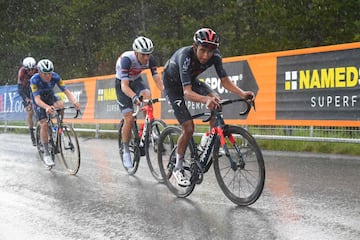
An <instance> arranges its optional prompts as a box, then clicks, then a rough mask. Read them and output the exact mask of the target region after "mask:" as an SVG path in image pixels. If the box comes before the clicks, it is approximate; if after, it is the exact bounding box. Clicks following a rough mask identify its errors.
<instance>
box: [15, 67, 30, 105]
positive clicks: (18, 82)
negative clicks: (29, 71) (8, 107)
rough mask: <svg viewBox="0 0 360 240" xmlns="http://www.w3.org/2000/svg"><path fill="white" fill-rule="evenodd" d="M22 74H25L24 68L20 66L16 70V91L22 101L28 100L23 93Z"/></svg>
mask: <svg viewBox="0 0 360 240" xmlns="http://www.w3.org/2000/svg"><path fill="white" fill-rule="evenodd" d="M24 74H25V70H24V68H23V67H21V68H20V69H19V71H18V81H17V84H18V87H17V92H18V94H19V95H20V97H21V98H22V99H23V101H26V102H29V100H30V99H28V98H27V96H26V94H25V91H24V86H23V82H22V78H23V77H24Z"/></svg>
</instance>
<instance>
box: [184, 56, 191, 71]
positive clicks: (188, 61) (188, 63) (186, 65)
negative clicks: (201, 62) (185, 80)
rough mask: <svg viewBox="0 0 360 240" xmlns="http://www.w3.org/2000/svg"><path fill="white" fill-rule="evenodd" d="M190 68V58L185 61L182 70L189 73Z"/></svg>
mask: <svg viewBox="0 0 360 240" xmlns="http://www.w3.org/2000/svg"><path fill="white" fill-rule="evenodd" d="M189 66H190V58H186V59H185V61H184V63H183V67H182V69H183V70H184V71H187V70H188V69H189Z"/></svg>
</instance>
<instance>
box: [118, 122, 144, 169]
mask: <svg viewBox="0 0 360 240" xmlns="http://www.w3.org/2000/svg"><path fill="white" fill-rule="evenodd" d="M123 126H124V119H121V121H120V127H119V132H118V146H119V153H120V160H121V163H122V165H123V166H124V169H125V170H126V171H127V172H128V174H130V175H134V174H135V173H136V171H137V169H138V167H139V162H140V148H139V143H140V139H139V135H138V129H137V126H136V122H134V124H133V126H132V127H131V137H130V142H129V149H130V155H131V161H132V163H133V164H132V165H133V167H132V168H126V167H125V165H124V161H123V153H124V149H123V142H122V133H121V132H122V128H123Z"/></svg>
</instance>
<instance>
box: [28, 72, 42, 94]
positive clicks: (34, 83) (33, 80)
mask: <svg viewBox="0 0 360 240" xmlns="http://www.w3.org/2000/svg"><path fill="white" fill-rule="evenodd" d="M37 81H38V78H37V75H34V76H32V77H31V78H30V89H31V92H32V94H33V95H34V96H38V95H40V90H39V87H38V85H37Z"/></svg>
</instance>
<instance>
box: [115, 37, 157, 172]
mask: <svg viewBox="0 0 360 240" xmlns="http://www.w3.org/2000/svg"><path fill="white" fill-rule="evenodd" d="M132 47H133V51H126V52H124V53H122V54H121V55H120V57H119V58H118V59H117V61H116V67H115V70H116V80H115V89H116V95H117V99H118V102H119V105H120V109H121V112H122V114H123V115H124V125H123V128H122V133H121V136H122V142H123V144H124V153H123V159H124V165H125V167H127V168H131V167H132V161H131V156H130V151H129V141H130V136H131V126H132V124H133V121H134V117H133V116H132V113H133V111H134V109H133V104H136V105H139V104H140V103H141V102H140V100H139V98H140V97H142V98H143V99H150V98H151V93H150V89H149V87H148V85H147V83H146V82H145V81H144V79H142V77H141V72H142V71H143V70H144V69H150V71H151V74H152V78H153V80H154V81H155V84H156V86H157V88H159V90H160V91H162V89H163V85H162V81H161V78H160V76H159V75H158V72H157V62H156V60H155V58H154V56H153V55H151V53H152V52H153V50H154V45H153V43H152V41H151V40H150V39H149V38H146V37H143V36H140V37H137V38H136V39H135V40H134V42H133V45H132Z"/></svg>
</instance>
